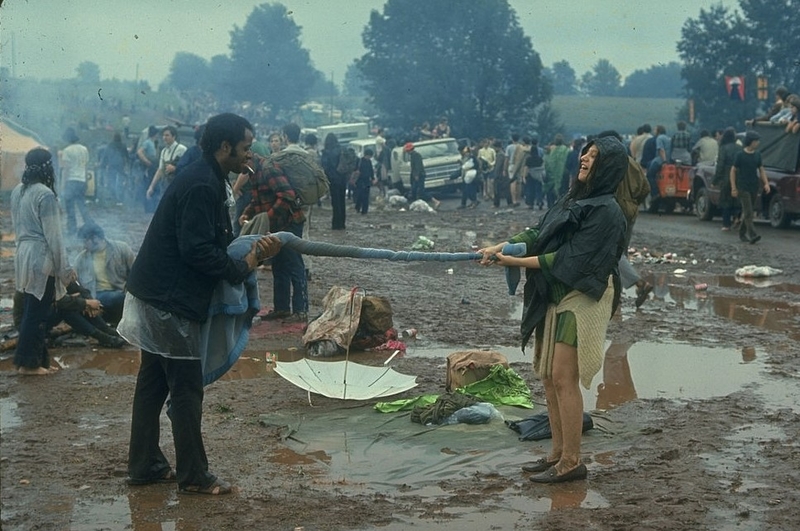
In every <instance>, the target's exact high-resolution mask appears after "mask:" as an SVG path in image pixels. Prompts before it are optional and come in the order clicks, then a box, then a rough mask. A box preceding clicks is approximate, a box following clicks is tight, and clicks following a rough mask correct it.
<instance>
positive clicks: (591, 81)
mask: <svg viewBox="0 0 800 531" xmlns="http://www.w3.org/2000/svg"><path fill="white" fill-rule="evenodd" d="M621 81H622V76H620V75H619V71H618V70H617V69H616V68H614V66H613V65H612V64H611V62H610V61H609V60H608V59H600V60H599V61H597V64H595V65H594V67H592V69H591V70H589V71H588V72H586V73H585V74H583V77H582V78H581V87H582V88H583V90H584V91H585V92H586V93H587V94H588V95H590V96H616V95H617V94H618V93H619V87H620V83H621Z"/></svg>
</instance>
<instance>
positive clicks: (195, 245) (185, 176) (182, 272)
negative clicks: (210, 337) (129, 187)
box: [127, 156, 248, 322]
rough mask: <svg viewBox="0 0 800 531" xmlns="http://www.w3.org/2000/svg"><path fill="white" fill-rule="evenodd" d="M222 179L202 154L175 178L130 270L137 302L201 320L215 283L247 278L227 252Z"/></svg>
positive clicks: (130, 287) (227, 226)
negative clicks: (223, 280) (138, 300)
mask: <svg viewBox="0 0 800 531" xmlns="http://www.w3.org/2000/svg"><path fill="white" fill-rule="evenodd" d="M226 179H227V176H226V175H224V174H223V172H222V169H221V168H220V167H219V164H217V161H216V160H215V159H213V158H212V157H205V156H204V157H202V158H201V159H199V160H197V161H195V162H193V163H192V164H190V165H189V166H187V167H186V169H184V170H183V171H182V172H181V173H180V174H179V175H178V176H177V177H175V180H174V181H173V182H172V184H171V185H170V186H169V187H168V188H167V190H166V192H164V197H163V198H162V199H161V202H160V203H159V205H158V209H157V210H156V212H155V214H154V215H153V219H152V220H151V221H150V226H149V227H148V228H147V233H146V234H145V236H144V241H143V242H142V247H141V249H139V254H138V255H137V256H136V260H135V261H134V263H133V267H132V268H131V274H130V277H129V278H128V285H127V287H128V291H130V292H131V293H132V294H133V295H134V296H135V297H136V298H138V299H140V300H142V301H144V302H146V303H148V304H150V305H151V306H154V307H156V308H158V309H160V310H164V311H167V312H171V313H174V314H176V315H179V316H181V317H185V318H186V319H190V320H192V321H199V322H203V321H205V320H206V317H207V315H208V307H209V304H210V302H211V295H212V293H213V292H214V288H215V287H216V285H217V283H218V282H219V281H220V280H222V279H225V280H227V281H228V282H230V283H231V284H239V283H241V282H242V281H243V280H244V279H245V278H246V277H247V274H248V269H247V264H246V263H245V262H244V261H241V260H233V259H232V258H230V257H229V256H228V253H227V247H228V244H229V243H230V242H231V241H232V240H233V235H232V230H231V221H230V217H229V215H228V207H227V206H225V200H226V199H227V194H226V192H225V181H226Z"/></svg>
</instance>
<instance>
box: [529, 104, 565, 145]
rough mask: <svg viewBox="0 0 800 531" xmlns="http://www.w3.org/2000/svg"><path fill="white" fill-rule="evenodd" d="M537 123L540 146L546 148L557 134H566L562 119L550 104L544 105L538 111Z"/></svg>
mask: <svg viewBox="0 0 800 531" xmlns="http://www.w3.org/2000/svg"><path fill="white" fill-rule="evenodd" d="M535 123H536V133H537V134H538V135H539V145H540V146H544V145H545V144H546V143H547V142H548V141H549V140H550V139H551V138H554V137H555V136H556V135H557V134H559V133H562V134H563V133H564V124H563V123H562V122H561V117H560V116H559V113H558V111H556V110H555V109H553V106H552V105H551V104H550V103H544V104H542V105H540V106H539V108H538V109H536V120H535Z"/></svg>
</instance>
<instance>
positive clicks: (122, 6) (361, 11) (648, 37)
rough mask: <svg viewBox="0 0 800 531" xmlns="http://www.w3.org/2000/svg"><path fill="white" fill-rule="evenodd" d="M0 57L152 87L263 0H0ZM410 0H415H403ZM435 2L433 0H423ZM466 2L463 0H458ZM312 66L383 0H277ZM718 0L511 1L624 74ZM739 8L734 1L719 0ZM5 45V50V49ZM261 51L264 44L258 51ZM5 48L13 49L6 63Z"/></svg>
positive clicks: (576, 63)
mask: <svg viewBox="0 0 800 531" xmlns="http://www.w3.org/2000/svg"><path fill="white" fill-rule="evenodd" d="M0 1H1V2H2V7H0V54H2V56H1V57H0V64H2V66H4V67H7V68H9V70H10V71H11V72H12V73H13V74H14V75H16V76H17V77H22V76H31V77H37V78H70V77H74V76H75V69H76V67H77V66H78V65H79V64H80V63H81V62H83V61H92V62H94V63H97V64H98V65H99V66H100V75H101V77H102V78H118V79H126V80H131V79H135V78H136V76H137V67H138V76H139V79H145V80H147V81H148V82H149V83H150V85H151V86H152V87H153V88H156V87H158V85H159V83H161V81H163V79H164V78H165V77H166V76H167V74H168V72H169V65H170V62H171V61H172V59H173V57H174V56H175V53H176V52H178V51H185V52H191V53H194V54H197V55H199V56H201V57H204V58H206V59H210V58H211V57H212V56H214V55H219V54H226V55H227V54H228V53H229V50H228V44H229V42H230V35H229V32H230V30H231V29H232V28H233V26H234V25H239V26H240V27H241V26H243V25H244V23H245V22H246V20H247V16H248V15H249V14H250V13H251V12H252V10H253V7H254V6H256V5H260V4H262V3H264V2H263V0H227V1H226V0H0ZM408 1H409V3H413V2H414V1H417V0H408ZM422 1H436V0H422ZM464 1H469V0H464ZM281 3H283V4H284V5H285V6H286V7H287V8H288V9H289V10H290V11H291V12H292V17H293V18H294V20H295V22H296V23H297V24H298V25H299V26H300V27H301V28H302V35H301V37H302V43H303V46H304V47H305V48H307V49H308V50H309V52H310V54H311V59H312V61H313V62H314V65H315V66H316V67H317V68H318V69H320V70H322V71H323V72H324V73H325V74H326V76H328V77H330V76H331V74H333V78H334V82H335V83H337V84H341V81H342V77H343V76H344V73H345V71H346V69H347V65H349V64H350V63H351V62H352V61H353V59H354V58H356V57H358V56H360V55H362V54H363V53H364V48H363V46H362V43H361V31H362V28H363V27H364V25H365V24H366V23H367V21H368V20H369V14H370V11H371V10H373V9H375V10H379V11H380V10H381V9H382V7H383V5H384V3H385V2H384V0H284V1H283V2H281ZM718 3H720V0H668V1H663V2H655V1H642V2H636V1H635V0H634V1H631V0H556V1H552V0H547V1H545V0H510V4H511V6H512V7H513V8H514V9H515V10H516V12H517V15H518V17H519V19H520V23H521V25H522V28H523V29H524V31H525V33H526V34H527V35H528V36H529V37H530V38H531V40H532V42H533V47H534V49H535V50H536V51H537V52H539V54H540V55H541V58H542V62H543V63H544V65H545V66H551V65H552V64H553V63H554V62H556V61H560V60H564V59H565V60H567V61H568V62H569V63H570V65H572V67H573V68H574V69H575V72H576V74H577V76H578V77H580V76H581V75H582V74H583V73H584V72H586V71H587V70H589V69H591V68H592V66H594V64H596V63H597V61H598V60H599V59H608V60H609V61H611V64H612V65H614V66H615V67H616V68H617V70H619V72H620V74H622V76H623V78H624V77H625V76H627V75H629V74H630V73H632V72H633V71H634V70H637V69H647V68H649V67H650V66H652V65H655V64H660V63H668V62H670V61H677V60H678V55H677V51H676V49H675V47H676V43H677V41H678V39H680V36H681V33H680V31H681V27H682V26H683V23H684V22H685V21H686V19H687V18H697V16H698V14H699V13H700V9H701V8H706V9H707V8H709V7H710V6H711V5H713V4H718ZM721 3H722V4H723V5H725V6H728V7H731V8H736V7H738V1H737V0H721ZM12 52H13V53H12ZM265 53H267V54H269V50H265ZM12 56H13V58H14V61H13V63H14V64H13V68H12Z"/></svg>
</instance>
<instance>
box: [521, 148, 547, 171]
mask: <svg viewBox="0 0 800 531" xmlns="http://www.w3.org/2000/svg"><path fill="white" fill-rule="evenodd" d="M525 166H527V167H529V168H540V167H542V166H544V159H543V158H542V155H541V153H540V152H539V148H538V147H536V146H534V147H532V148H531V154H530V155H528V159H527V160H526V161H525Z"/></svg>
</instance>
